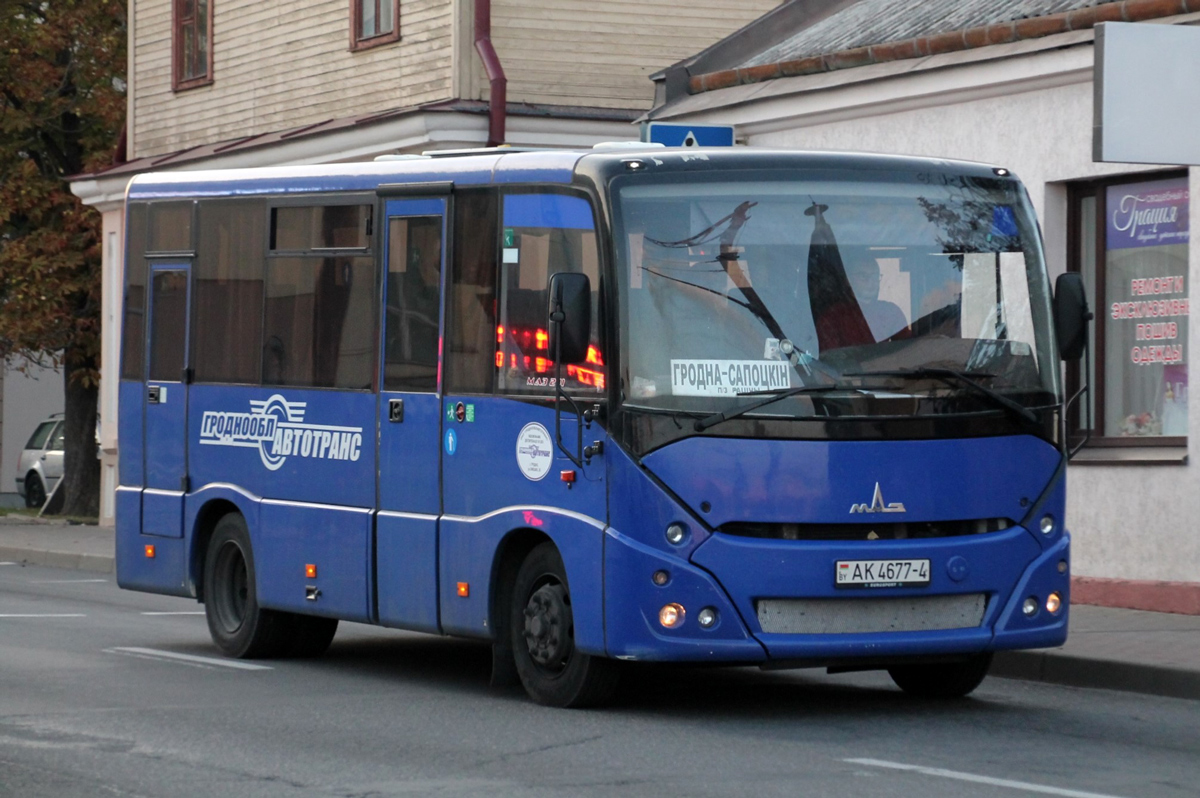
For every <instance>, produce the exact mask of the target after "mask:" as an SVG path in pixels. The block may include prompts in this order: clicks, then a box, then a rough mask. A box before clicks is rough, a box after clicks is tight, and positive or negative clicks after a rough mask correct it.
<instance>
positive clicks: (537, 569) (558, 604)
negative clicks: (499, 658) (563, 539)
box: [509, 543, 617, 707]
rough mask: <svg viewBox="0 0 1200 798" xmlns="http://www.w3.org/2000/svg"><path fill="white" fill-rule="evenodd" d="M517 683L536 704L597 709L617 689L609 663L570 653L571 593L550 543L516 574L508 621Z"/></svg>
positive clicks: (573, 650)
mask: <svg viewBox="0 0 1200 798" xmlns="http://www.w3.org/2000/svg"><path fill="white" fill-rule="evenodd" d="M509 629H510V632H511V634H512V648H513V657H514V660H515V662H516V666H517V674H518V675H519V676H520V677H521V684H522V685H524V687H525V691H526V692H527V693H529V695H530V697H531V698H533V700H534V701H537V702H538V703H539V704H545V705H547V706H554V707H583V706H595V705H597V704H602V703H604V702H605V701H607V700H608V699H609V698H611V697H612V695H613V693H614V692H615V690H616V686H617V674H616V671H615V667H614V663H613V662H612V661H611V660H607V659H604V658H602V657H594V656H591V655H588V654H584V653H583V652H581V651H579V650H578V649H576V648H575V624H574V616H573V613H572V610H571V592H570V589H569V587H568V585H567V575H566V569H565V568H564V567H563V562H562V557H561V556H560V555H559V553H558V549H557V548H555V546H554V544H553V543H542V544H541V545H539V546H537V547H536V548H534V549H533V551H531V552H530V553H529V555H528V556H527V557H526V558H525V561H524V562H523V563H522V564H521V568H520V570H518V571H517V579H516V583H515V585H514V590H513V603H512V614H511V616H510V621H509Z"/></svg>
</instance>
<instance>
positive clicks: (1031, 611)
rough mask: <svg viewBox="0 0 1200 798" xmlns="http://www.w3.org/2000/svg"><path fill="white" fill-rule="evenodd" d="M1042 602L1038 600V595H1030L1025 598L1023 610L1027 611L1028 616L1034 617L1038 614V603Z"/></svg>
mask: <svg viewBox="0 0 1200 798" xmlns="http://www.w3.org/2000/svg"><path fill="white" fill-rule="evenodd" d="M1040 603H1041V602H1039V601H1038V600H1037V596H1030V597H1029V598H1027V599H1025V603H1024V604H1022V605H1021V612H1023V613H1025V617H1026V618H1032V617H1033V616H1035V615H1037V611H1038V604H1040Z"/></svg>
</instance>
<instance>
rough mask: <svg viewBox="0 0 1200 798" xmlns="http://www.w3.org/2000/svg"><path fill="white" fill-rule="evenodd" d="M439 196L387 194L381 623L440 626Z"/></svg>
mask: <svg viewBox="0 0 1200 798" xmlns="http://www.w3.org/2000/svg"><path fill="white" fill-rule="evenodd" d="M446 204H447V198H446V197H444V196H438V197H427V198H421V199H402V200H393V199H389V200H388V201H387V202H386V203H385V213H384V219H385V223H386V228H385V240H384V261H385V264H386V268H385V269H384V287H383V301H384V316H383V363H382V369H381V372H380V373H381V380H380V394H379V397H380V401H379V505H378V506H379V513H378V516H377V518H376V527H375V547H376V557H375V563H376V566H375V567H376V585H377V598H378V619H379V623H381V624H383V625H385V626H396V627H401V628H405V629H417V630H422V631H430V632H436V631H439V623H438V609H437V608H438V591H437V562H438V546H437V540H438V515H439V514H440V513H441V491H440V483H441V481H440V479H439V474H440V472H441V447H440V440H441V411H440V407H441V402H440V401H439V391H440V388H441V385H440V376H441V375H440V368H439V353H440V349H441V340H442V314H441V308H442V305H443V303H442V301H441V296H442V284H443V274H444V271H445V270H444V268H443V265H444V263H445V240H446V237H445V236H446Z"/></svg>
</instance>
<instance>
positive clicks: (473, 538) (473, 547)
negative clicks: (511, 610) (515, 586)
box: [441, 505, 604, 654]
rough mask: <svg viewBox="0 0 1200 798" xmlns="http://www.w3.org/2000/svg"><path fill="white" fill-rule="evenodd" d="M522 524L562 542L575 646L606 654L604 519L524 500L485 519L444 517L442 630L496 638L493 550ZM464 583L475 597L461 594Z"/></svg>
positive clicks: (561, 547) (506, 575)
mask: <svg viewBox="0 0 1200 798" xmlns="http://www.w3.org/2000/svg"><path fill="white" fill-rule="evenodd" d="M522 528H525V529H529V528H532V529H536V530H537V531H538V532H540V533H542V534H544V535H546V536H547V537H548V538H550V540H552V541H553V542H554V544H555V545H556V546H557V547H558V550H559V552H560V553H561V554H562V559H563V566H564V568H565V569H566V572H567V582H568V585H569V586H570V590H571V610H572V614H573V620H574V623H575V645H576V646H578V648H579V649H580V650H581V651H583V652H585V653H588V654H603V653H604V628H603V605H604V592H603V589H604V583H603V574H602V569H603V545H604V544H603V535H604V526H603V522H601V521H600V520H599V519H596V518H591V517H588V516H584V515H580V514H577V513H571V512H564V511H563V510H561V509H560V508H556V507H545V506H542V507H539V506H533V507H530V506H528V505H522V506H519V507H508V508H505V509H501V510H498V511H496V512H494V513H490V514H488V515H485V516H483V517H480V518H457V517H453V516H447V517H444V518H443V519H442V522H441V584H442V587H441V616H442V629H443V631H445V632H446V633H447V634H458V635H464V636H467V637H484V638H491V637H492V622H491V619H490V618H489V616H488V603H489V601H488V600H489V597H490V595H491V592H492V590H493V581H494V579H495V578H496V577H497V576H498V575H497V574H495V573H493V555H494V552H495V551H496V550H497V548H498V547H499V546H500V544H501V543H502V541H503V540H504V538H505V537H507V536H508V535H509V534H511V532H512V531H513V530H516V529H522ZM503 576H505V577H512V576H513V574H504V575H503ZM459 582H466V583H467V584H468V585H470V596H468V597H465V598H464V597H461V596H459V595H458V594H457V589H456V588H457V584H458V583H459ZM501 611H505V610H504V609H503V608H501Z"/></svg>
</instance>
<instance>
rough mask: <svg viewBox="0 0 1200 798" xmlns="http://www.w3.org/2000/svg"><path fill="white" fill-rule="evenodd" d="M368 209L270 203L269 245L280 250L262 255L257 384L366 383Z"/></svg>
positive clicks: (370, 301) (370, 322)
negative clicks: (263, 294)
mask: <svg viewBox="0 0 1200 798" xmlns="http://www.w3.org/2000/svg"><path fill="white" fill-rule="evenodd" d="M370 211H371V206H369V205H345V204H341V205H330V206H290V207H280V208H275V209H273V211H272V224H271V234H270V240H271V243H272V250H287V252H286V254H276V252H275V251H273V252H272V253H271V254H270V255H269V257H268V258H267V270H266V287H265V290H266V302H265V303H264V304H265V307H266V314H265V319H264V323H263V345H262V381H263V384H264V385H287V386H294V387H299V388H305V387H316V388H349V389H358V390H369V389H370V388H371V387H372V382H373V380H372V378H373V376H374V374H375V368H374V363H375V352H376V351H377V350H376V349H375V339H376V332H375V330H376V326H375V320H376V318H377V316H378V312H377V310H376V307H377V306H376V302H375V296H376V295H375V286H376V283H377V281H376V279H375V273H376V272H375V259H374V258H373V257H371V256H370V252H369V247H370V236H369V235H367V232H366V231H367V230H368V229H369V220H370ZM339 249H346V250H351V251H349V252H342V253H338V252H337V250H339ZM364 249H365V250H366V251H364Z"/></svg>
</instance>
